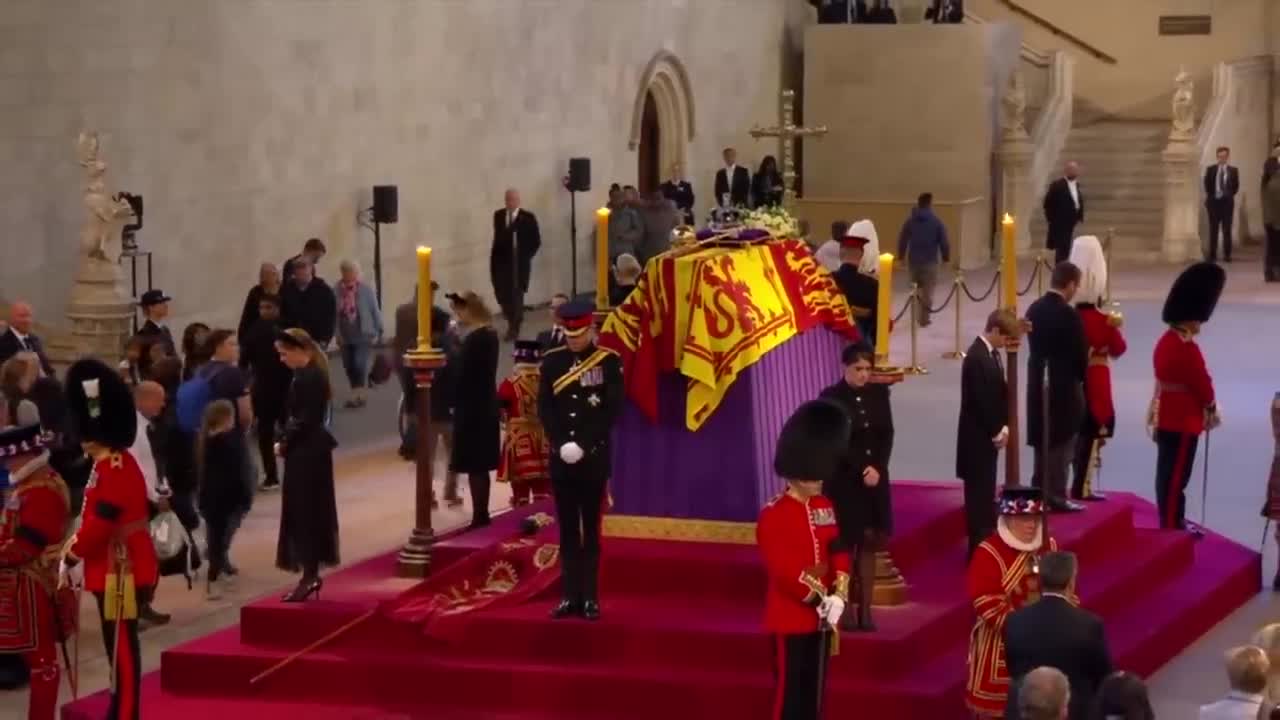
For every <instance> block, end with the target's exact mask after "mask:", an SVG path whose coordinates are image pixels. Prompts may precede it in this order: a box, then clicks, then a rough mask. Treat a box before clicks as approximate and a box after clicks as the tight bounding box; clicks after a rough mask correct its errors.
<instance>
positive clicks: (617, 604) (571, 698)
mask: <svg viewBox="0 0 1280 720" xmlns="http://www.w3.org/2000/svg"><path fill="white" fill-rule="evenodd" d="M1110 498H1111V499H1110V500H1108V501H1107V502H1105V503H1099V504H1095V505H1090V506H1089V510H1088V512H1086V513H1082V514H1079V515H1072V516H1054V518H1053V528H1052V529H1053V534H1054V535H1055V536H1056V537H1057V538H1058V540H1059V542H1060V543H1061V544H1062V545H1063V546H1064V547H1065V548H1067V549H1070V550H1073V551H1075V552H1076V553H1078V554H1079V556H1080V560H1081V566H1082V571H1081V579H1080V594H1081V597H1082V601H1083V603H1084V605H1085V606H1086V607H1087V608H1089V609H1091V610H1093V611H1094V612H1097V613H1099V614H1100V615H1102V616H1103V617H1104V618H1105V619H1106V623H1107V633H1108V639H1109V641H1110V644H1111V649H1112V652H1113V654H1114V656H1115V659H1116V662H1117V663H1118V665H1119V666H1120V667H1123V668H1126V669H1129V670H1133V671H1135V672H1138V673H1140V674H1149V673H1151V672H1152V671H1154V670H1155V669H1156V668H1158V667H1160V665H1162V664H1163V663H1165V662H1167V661H1168V660H1169V659H1171V658H1172V657H1173V656H1174V655H1176V654H1177V653H1178V652H1179V651H1181V650H1182V649H1183V648H1184V647H1186V646H1187V645H1188V644H1189V643H1190V642H1191V641H1192V640H1194V639H1196V638H1197V637H1199V636H1200V635H1201V634H1203V633H1204V632H1205V631H1206V630H1208V629H1209V628H1210V627H1212V626H1213V625H1214V624H1216V623H1217V622H1218V621H1220V620H1221V619H1223V618H1224V617H1226V615H1228V614H1229V613H1230V612H1231V611H1232V610H1234V609H1235V608H1237V607H1239V606H1240V605H1241V604H1242V603H1244V602H1245V601H1246V600H1247V599H1249V598H1250V597H1252V596H1253V595H1254V594H1255V593H1256V592H1258V589H1259V586H1260V561H1259V557H1258V555H1257V554H1256V553H1254V552H1252V551H1250V550H1248V549H1246V548H1244V547H1241V546H1239V545H1236V544H1234V543H1232V542H1229V541H1227V540H1225V539H1223V538H1221V537H1219V536H1216V535H1208V536H1206V537H1205V538H1204V539H1203V540H1200V541H1198V542H1197V541H1195V540H1193V539H1192V538H1191V537H1189V536H1187V535H1185V534H1181V533H1164V532H1160V531H1157V530H1154V529H1151V528H1153V527H1154V525H1155V513H1154V509H1153V508H1152V507H1151V505H1150V504H1149V503H1146V502H1144V501H1141V500H1138V499H1137V498H1135V497H1133V496H1130V495H1126V494H1122V493H1115V494H1112V495H1111V496H1110ZM960 505H961V499H960V491H959V488H958V487H956V486H955V485H947V484H938V483H909V482H899V483H895V498H894V507H895V510H896V512H897V515H898V517H897V532H898V535H897V537H896V538H895V540H894V543H893V546H892V550H893V554H894V558H895V560H896V561H897V563H898V565H899V567H900V568H901V569H902V571H903V574H904V575H905V577H906V580H907V582H908V584H909V586H910V600H911V601H910V602H909V604H907V605H905V606H903V607H899V608H891V609H883V610H880V612H879V614H878V617H877V622H878V624H879V628H880V629H879V631H878V632H877V633H874V634H870V635H865V634H849V633H846V634H844V635H843V637H842V639H841V652H840V655H839V656H838V657H837V658H835V659H834V661H833V665H832V669H831V675H830V681H829V693H828V705H827V707H828V710H829V712H830V716H831V717H837V716H841V715H844V714H856V715H857V716H858V717H865V718H895V719H903V718H921V719H923V718H929V719H930V720H946V719H948V718H955V719H956V720H960V718H963V717H965V713H964V711H963V708H962V704H961V688H962V684H963V678H964V671H965V668H964V664H965V653H966V644H967V638H968V633H969V629H970V627H971V624H972V612H971V610H970V608H969V605H968V602H967V600H966V598H965V597H964V589H963V587H964V584H963V573H964V567H963V563H964V532H963V518H962V516H961V508H960ZM516 521H517V517H516V516H511V517H509V518H503V519H501V520H499V521H498V522H497V526H496V527H494V528H490V529H487V530H486V531H485V532H484V533H483V534H480V535H461V536H457V537H455V538H453V539H451V540H449V541H446V542H444V543H442V545H441V547H440V548H439V552H438V554H437V559H438V560H440V561H441V562H444V561H457V560H459V559H461V558H463V557H465V556H466V554H467V553H468V551H469V550H471V549H474V548H476V547H479V546H482V544H483V543H487V542H497V541H500V540H501V539H503V537H504V536H505V535H506V534H509V533H511V532H512V531H513V530H514V526H515V523H516ZM392 562H393V557H392V556H390V555H388V556H383V557H379V558H375V559H373V560H370V561H368V562H365V563H361V564H359V565H356V566H353V567H352V568H350V569H348V570H346V571H344V572H341V573H338V574H336V575H334V576H331V577H330V578H329V580H328V582H327V584H326V587H325V595H324V599H323V600H322V601H318V602H312V603H309V604H306V605H303V606H290V605H283V604H281V603H279V602H277V601H275V600H274V598H271V599H266V600H261V601H259V602H256V603H254V604H252V605H249V606H246V607H245V608H244V609H243V610H242V612H241V621H242V622H241V625H240V626H239V627H234V628H230V629H227V630H224V631H221V632H218V633H215V634H213V635H210V636H208V637H204V638H200V639H198V640H195V641H193V642H190V643H187V644H185V645H182V646H179V647H176V648H174V649H172V650H169V651H167V652H165V653H164V655H163V659H162V662H161V670H160V672H159V673H152V674H151V675H149V676H147V678H146V680H145V686H144V704H143V707H144V709H145V710H144V717H146V718H153V717H154V718H175V717H177V718H182V719H183V720H206V719H208V720H227V719H228V718H232V717H233V718H235V720H258V719H259V718H262V719H266V718H272V719H275V718H305V719H307V720H329V719H330V718H332V719H333V720H338V719H339V718H342V719H366V720H373V719H375V718H423V719H424V720H425V719H428V718H429V719H431V720H481V719H482V718H484V719H488V720H551V719H553V718H558V719H563V720H589V719H590V720H607V719H613V718H616V719H618V720H632V719H633V718H634V719H639V718H655V717H661V718H662V719H663V720H681V719H683V718H689V719H691V720H692V719H695V718H696V719H698V720H702V719H704V718H708V717H717V718H718V717H732V718H737V719H738V720H750V719H751V718H760V719H761V720H763V719H764V718H765V717H767V715H768V710H769V703H770V699H771V694H770V693H771V688H772V677H771V673H770V644H769V642H768V640H767V639H766V638H765V637H764V636H763V635H762V634H761V632H760V629H759V628H760V611H761V606H762V601H761V598H762V594H761V591H762V588H763V583H764V575H763V572H762V569H761V567H760V563H759V561H758V558H757V554H756V550H755V548H753V547H748V546H727V545H707V544H684V543H668V542H656V541H633V540H613V541H608V544H607V546H606V569H605V580H606V583H607V587H606V589H605V590H606V596H605V598H604V612H605V617H604V619H603V620H602V621H601V622H599V623H595V624H588V623H585V622H580V621H561V622H555V623H553V622H551V621H549V620H548V619H547V611H548V610H549V609H550V606H551V603H552V600H553V598H544V599H542V600H539V601H537V602H534V603H531V604H529V605H525V606H522V607H515V608H509V609H503V610H497V611H493V612H489V613H477V614H476V615H475V616H473V617H472V621H471V622H469V623H468V624H467V625H466V627H465V628H464V629H463V630H462V641H461V642H460V643H459V644H454V645H448V646H446V645H442V644H438V643H435V642H433V641H428V640H426V639H425V638H424V637H422V635H421V634H420V633H419V632H417V628H415V627H412V626H404V625H395V624H393V623H391V622H390V621H388V620H385V619H383V618H381V617H377V618H375V619H373V620H371V621H369V622H367V623H365V624H364V625H362V626H360V627H359V628H358V629H357V630H355V631H353V632H351V633H350V634H348V635H347V636H345V637H344V638H342V639H341V640H339V641H337V642H335V643H334V644H332V645H330V646H328V647H326V648H324V649H322V650H320V651H318V652H316V653H313V654H311V655H308V656H306V657H304V658H303V659H302V660H300V661H299V662H297V663H296V664H295V665H293V666H291V667H290V668H288V669H286V670H283V671H281V672H280V673H278V674H277V675H275V676H273V677H272V678H270V679H269V680H268V681H266V682H265V683H264V684H263V685H262V686H261V687H250V686H249V684H248V680H249V678H250V677H252V676H253V675H255V674H256V673H258V672H260V671H261V670H263V669H264V668H266V667H268V666H270V665H271V664H272V663H274V662H276V661H277V660H279V659H280V658H282V657H285V656H287V655H288V654H289V653H290V652H292V651H294V650H296V649H298V648H300V647H302V646H304V645H306V644H307V643H309V642H311V641H313V640H315V639H317V638H319V637H320V636H322V635H324V634H325V633H327V632H329V631H330V630H332V629H334V628H336V627H338V626H340V625H342V624H343V623H344V622H346V621H348V620H350V619H351V618H354V617H356V616H358V615H360V614H361V613H363V612H365V611H367V610H368V609H370V608H372V607H373V606H374V605H375V604H376V603H377V602H379V601H380V600H383V599H387V598H389V597H392V596H394V595H395V594H397V593H398V592H400V591H401V590H403V589H404V588H405V584H404V581H397V580H390V579H389V578H390V576H391V569H392ZM105 707H106V700H105V696H103V695H102V694H99V695H95V696H93V697H90V698H87V699H85V700H82V701H80V702H78V703H74V704H71V705H69V706H67V707H66V708H65V709H64V711H63V718H64V720H92V719H96V718H99V717H101V716H102V714H103V711H104V710H105Z"/></svg>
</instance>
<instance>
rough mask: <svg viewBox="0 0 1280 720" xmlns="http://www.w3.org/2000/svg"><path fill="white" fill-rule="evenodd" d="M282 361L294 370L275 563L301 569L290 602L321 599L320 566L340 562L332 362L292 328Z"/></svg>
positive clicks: (282, 451) (282, 449) (283, 338)
mask: <svg viewBox="0 0 1280 720" xmlns="http://www.w3.org/2000/svg"><path fill="white" fill-rule="evenodd" d="M276 349H277V350H279V351H280V361H281V362H283V363H284V364H285V365H286V366H287V367H288V368H289V369H290V370H292V371H293V382H292V383H291V384H290V385H289V400H288V404H287V405H286V407H285V412H286V419H285V424H284V434H283V435H282V436H281V438H280V442H279V443H277V454H278V455H280V456H281V457H283V458H284V483H283V494H282V495H281V499H280V506H281V507H280V540H279V543H278V544H277V545H276V567H278V568H280V569H281V570H287V571H289V572H299V571H301V572H302V579H301V580H299V581H298V586H297V587H296V588H294V589H293V591H292V592H290V593H289V594H288V595H285V597H284V601H285V602H302V601H304V600H306V599H307V598H309V597H311V596H312V595H315V596H316V597H317V598H318V597H320V588H321V587H322V586H323V585H324V581H323V580H321V578H320V567H321V566H325V567H332V566H334V565H337V564H338V503H337V499H336V497H335V495H334V489H333V449H334V447H336V446H337V444H338V443H337V442H336V441H335V440H334V439H333V436H332V435H330V434H329V430H328V428H326V427H325V424H324V419H325V413H326V411H327V410H328V408H329V399H330V389H329V363H328V361H327V360H326V359H325V355H324V352H323V351H322V350H320V348H319V347H318V346H317V345H316V343H315V341H314V340H312V339H311V336H310V335H308V334H307V333H306V331H305V330H300V329H298V328H290V329H288V330H285V331H284V332H282V333H280V335H279V336H278V338H277V340H276Z"/></svg>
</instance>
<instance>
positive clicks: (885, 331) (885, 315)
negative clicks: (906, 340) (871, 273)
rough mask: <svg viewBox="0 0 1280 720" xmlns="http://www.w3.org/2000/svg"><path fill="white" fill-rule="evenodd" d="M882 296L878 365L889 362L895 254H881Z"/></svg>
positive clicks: (878, 304) (879, 302) (879, 301)
mask: <svg viewBox="0 0 1280 720" xmlns="http://www.w3.org/2000/svg"><path fill="white" fill-rule="evenodd" d="M878 280H879V281H880V297H879V298H878V299H877V300H876V365H879V366H886V365H888V364H889V316H890V315H892V314H893V308H892V307H890V303H892V302H893V254H892V253H884V254H882V255H881V256H880V276H879V278H878Z"/></svg>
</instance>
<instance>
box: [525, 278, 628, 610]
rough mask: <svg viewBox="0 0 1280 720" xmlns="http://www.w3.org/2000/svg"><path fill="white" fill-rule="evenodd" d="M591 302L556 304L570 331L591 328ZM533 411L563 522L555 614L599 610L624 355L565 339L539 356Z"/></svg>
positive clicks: (558, 515)
mask: <svg viewBox="0 0 1280 720" xmlns="http://www.w3.org/2000/svg"><path fill="white" fill-rule="evenodd" d="M593 313H594V307H593V306H591V305H589V304H587V303H582V302H570V303H566V304H564V305H562V306H560V310H559V316H560V324H561V327H563V328H564V333H565V335H566V336H568V337H570V338H574V337H579V336H581V335H583V334H585V333H588V332H590V331H591V322H592V316H593ZM541 374H542V378H541V384H540V386H539V389H538V415H539V417H540V418H541V419H542V424H543V427H544V428H545V429H546V433H547V437H548V439H549V441H550V444H551V488H552V492H553V493H554V495H555V503H556V518H557V521H558V523H559V526H560V562H561V567H562V568H563V570H562V577H561V588H562V601H561V603H560V604H559V605H558V606H556V609H555V610H554V611H553V613H552V615H553V616H554V617H557V618H560V617H568V616H570V615H575V614H577V615H582V616H583V617H585V618H587V619H589V620H595V619H597V618H598V617H599V616H600V604H599V595H598V590H597V580H598V577H599V572H600V515H601V512H602V510H603V507H604V498H605V488H606V486H607V485H608V480H609V473H610V465H609V463H610V453H611V444H610V435H611V433H612V431H613V423H614V421H615V420H616V419H617V417H618V413H619V412H620V410H621V409H622V401H623V385H622V363H621V362H620V361H619V359H618V356H617V355H615V354H614V353H612V352H610V351H608V350H604V349H601V348H597V347H596V346H595V345H594V344H588V345H587V346H586V348H585V349H583V350H582V351H580V352H574V351H573V350H570V349H569V348H568V347H567V346H566V347H563V348H556V349H554V350H552V351H550V352H548V353H547V354H546V355H545V356H544V357H543V359H542V371H541Z"/></svg>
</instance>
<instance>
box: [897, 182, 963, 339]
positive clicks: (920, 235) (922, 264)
mask: <svg viewBox="0 0 1280 720" xmlns="http://www.w3.org/2000/svg"><path fill="white" fill-rule="evenodd" d="M898 257H899V258H904V257H905V258H906V260H907V270H908V272H909V273H910V275H911V282H912V283H914V284H915V285H916V287H918V288H919V295H918V296H917V299H918V303H917V305H916V312H915V318H916V322H917V323H918V324H919V325H920V327H926V326H928V324H929V322H930V320H929V315H930V314H931V313H930V308H932V307H933V289H934V287H935V286H937V284H938V266H939V265H940V264H941V263H944V262H950V260H951V246H950V245H949V244H948V243H947V228H946V226H944V225H943V224H942V221H941V220H939V219H938V216H937V215H935V214H934V213H933V193H921V194H920V197H919V198H918V199H917V200H916V206H915V207H914V208H912V210H911V217H908V218H907V221H906V222H904V223H903V224H902V232H901V233H899V234H898Z"/></svg>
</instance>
